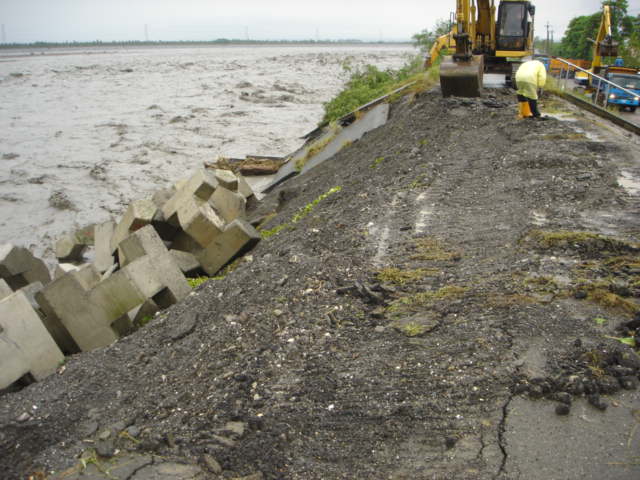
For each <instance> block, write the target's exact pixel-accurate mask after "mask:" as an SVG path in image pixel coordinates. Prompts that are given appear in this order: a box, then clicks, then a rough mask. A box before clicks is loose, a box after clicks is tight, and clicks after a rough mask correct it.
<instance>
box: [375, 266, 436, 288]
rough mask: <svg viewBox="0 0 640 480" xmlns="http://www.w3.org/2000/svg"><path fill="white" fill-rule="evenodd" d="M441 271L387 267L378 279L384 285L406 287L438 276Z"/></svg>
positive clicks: (379, 273)
mask: <svg viewBox="0 0 640 480" xmlns="http://www.w3.org/2000/svg"><path fill="white" fill-rule="evenodd" d="M439 272H440V271H439V270H436V269H431V268H418V269H415V270H400V269H399V268H394V267H387V268H383V269H382V270H380V271H379V272H378V275H377V279H378V281H380V282H383V283H392V284H394V285H405V284H407V283H414V282H417V281H420V280H422V279H423V278H425V277H428V276H433V275H437V274H438V273H439Z"/></svg>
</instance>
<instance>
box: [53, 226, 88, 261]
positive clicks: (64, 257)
mask: <svg viewBox="0 0 640 480" xmlns="http://www.w3.org/2000/svg"><path fill="white" fill-rule="evenodd" d="M86 249H87V245H86V243H84V242H82V241H81V240H80V239H79V238H78V236H77V235H76V234H75V233H67V234H65V235H63V236H62V237H60V238H59V239H58V241H57V242H56V245H55V248H54V250H55V254H56V258H57V259H58V260H59V261H60V262H63V263H70V262H81V261H82V255H83V254H84V252H85V250H86Z"/></svg>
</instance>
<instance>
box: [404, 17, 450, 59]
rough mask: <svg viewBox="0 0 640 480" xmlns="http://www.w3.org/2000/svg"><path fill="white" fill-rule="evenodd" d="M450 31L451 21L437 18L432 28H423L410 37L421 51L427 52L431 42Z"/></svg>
mask: <svg viewBox="0 0 640 480" xmlns="http://www.w3.org/2000/svg"><path fill="white" fill-rule="evenodd" d="M450 31H451V23H450V22H449V20H445V19H442V18H441V19H439V20H437V21H436V24H435V26H434V29H433V30H429V29H426V28H425V29H424V30H422V31H421V32H420V33H416V34H415V35H414V36H413V37H411V38H412V40H413V45H414V46H415V47H417V48H419V49H420V50H421V51H422V52H428V51H429V50H430V49H431V47H432V45H433V42H435V41H436V39H437V38H438V37H440V36H442V35H446V34H447V33H449V32H450Z"/></svg>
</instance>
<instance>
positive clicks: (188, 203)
mask: <svg viewBox="0 0 640 480" xmlns="http://www.w3.org/2000/svg"><path fill="white" fill-rule="evenodd" d="M220 188H221V187H220ZM220 188H218V190H220ZM227 191H228V190H227ZM178 220H179V222H180V226H181V227H182V230H184V232H185V233H186V234H187V235H189V236H190V237H191V238H193V239H194V240H195V241H196V242H197V243H198V245H200V246H201V247H205V246H207V245H209V244H210V243H211V242H212V241H213V240H214V239H215V238H216V237H217V236H219V235H220V234H221V233H222V231H223V230H224V225H225V224H224V221H223V219H222V218H220V216H218V214H217V213H216V211H215V210H214V209H213V208H212V207H211V205H209V204H208V203H206V202H202V201H200V200H199V199H197V198H194V197H190V198H185V199H184V200H183V201H182V202H181V204H180V206H179V207H178Z"/></svg>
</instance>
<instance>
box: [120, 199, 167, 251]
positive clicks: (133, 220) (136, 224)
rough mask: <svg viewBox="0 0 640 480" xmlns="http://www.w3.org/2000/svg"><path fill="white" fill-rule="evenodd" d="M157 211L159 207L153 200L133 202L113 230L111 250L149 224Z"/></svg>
mask: <svg viewBox="0 0 640 480" xmlns="http://www.w3.org/2000/svg"><path fill="white" fill-rule="evenodd" d="M156 211H157V207H156V205H155V204H154V203H153V201H152V200H136V201H135V202H133V203H131V204H130V205H129V208H127V211H126V212H125V213H124V215H123V217H122V220H120V223H118V225H117V226H116V228H115V230H114V232H113V236H112V237H111V251H112V252H115V251H116V250H117V249H118V245H120V242H122V241H123V240H124V239H125V238H127V237H128V236H129V234H131V233H132V232H135V231H136V230H139V229H141V228H142V227H144V226H146V225H149V224H150V223H151V222H152V221H153V217H154V216H155V214H156Z"/></svg>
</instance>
